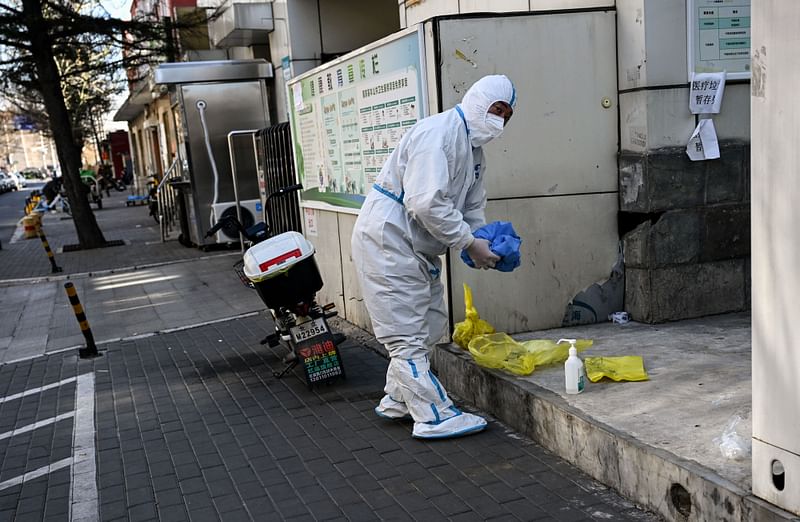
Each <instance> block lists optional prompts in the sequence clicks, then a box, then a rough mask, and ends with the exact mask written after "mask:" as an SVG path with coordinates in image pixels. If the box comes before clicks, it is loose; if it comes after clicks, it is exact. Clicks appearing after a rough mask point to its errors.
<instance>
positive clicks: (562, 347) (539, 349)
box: [522, 339, 594, 366]
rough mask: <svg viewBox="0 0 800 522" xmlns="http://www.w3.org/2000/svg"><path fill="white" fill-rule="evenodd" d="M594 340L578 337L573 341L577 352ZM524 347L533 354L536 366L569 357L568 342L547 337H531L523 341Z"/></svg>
mask: <svg viewBox="0 0 800 522" xmlns="http://www.w3.org/2000/svg"><path fill="white" fill-rule="evenodd" d="M593 343H594V341H592V340H591V339H578V340H577V341H575V348H576V349H577V350H578V353H581V352H582V351H584V350H586V349H587V348H589V347H590V346H591V345H592V344H593ZM522 345H523V346H524V347H525V349H526V350H527V351H528V352H529V353H531V354H533V362H534V364H536V366H545V365H548V364H554V363H563V362H564V361H566V360H567V357H569V343H566V342H565V343H560V344H559V343H556V342H555V341H550V340H549V339H533V340H530V341H523V343H522Z"/></svg>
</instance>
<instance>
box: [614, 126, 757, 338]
mask: <svg viewBox="0 0 800 522" xmlns="http://www.w3.org/2000/svg"><path fill="white" fill-rule="evenodd" d="M720 154H721V158H720V159H718V160H711V161H699V162H693V161H690V160H689V158H688V157H687V156H686V153H685V150H684V149H683V148H667V149H658V150H653V151H649V152H647V153H633V152H623V153H622V154H621V155H620V212H621V216H620V218H621V219H620V221H621V222H625V223H632V224H636V223H638V225H637V226H635V227H634V228H633V229H632V230H630V231H628V232H627V233H625V234H624V236H623V245H624V256H625V309H626V310H627V311H628V312H629V313H630V314H631V316H632V317H633V319H634V320H636V321H641V322H647V323H658V322H664V321H675V320H680V319H688V318H691V317H700V316H703V315H709V314H718V313H725V312H734V311H741V310H746V309H749V308H750V146H749V144H748V143H743V142H725V143H721V144H720Z"/></svg>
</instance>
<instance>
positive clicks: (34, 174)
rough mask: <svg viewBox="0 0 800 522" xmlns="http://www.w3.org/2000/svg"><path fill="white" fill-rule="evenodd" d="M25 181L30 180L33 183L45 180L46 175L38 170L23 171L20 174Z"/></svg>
mask: <svg viewBox="0 0 800 522" xmlns="http://www.w3.org/2000/svg"><path fill="white" fill-rule="evenodd" d="M20 174H22V176H23V177H24V178H25V179H30V180H34V181H38V180H43V179H47V177H48V175H47V173H45V172H42V171H41V170H39V169H25V170H23V171H22V172H20Z"/></svg>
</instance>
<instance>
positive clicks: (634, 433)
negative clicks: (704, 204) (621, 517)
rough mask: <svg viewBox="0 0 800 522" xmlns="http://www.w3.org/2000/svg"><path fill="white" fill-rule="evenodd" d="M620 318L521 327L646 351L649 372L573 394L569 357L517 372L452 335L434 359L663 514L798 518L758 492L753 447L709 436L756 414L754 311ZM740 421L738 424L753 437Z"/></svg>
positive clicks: (568, 456) (607, 347)
mask: <svg viewBox="0 0 800 522" xmlns="http://www.w3.org/2000/svg"><path fill="white" fill-rule="evenodd" d="M624 326H625V327H627V328H620V327H618V326H616V325H593V326H590V327H577V328H570V329H556V330H550V331H544V332H531V333H529V334H524V335H523V336H521V337H522V338H524V339H551V338H552V339H554V340H555V339H558V338H559V337H578V338H589V339H594V340H595V345H594V346H593V347H592V348H591V349H590V351H587V352H586V353H585V355H586V356H589V355H611V354H612V353H613V354H616V355H642V356H643V357H644V360H645V367H646V368H647V371H648V373H649V374H650V381H648V382H646V383H611V382H610V383H597V384H593V383H589V386H588V388H587V392H584V393H583V394H581V395H578V396H567V395H565V394H564V393H563V386H564V383H563V379H564V377H563V375H564V373H563V368H560V367H545V368H541V369H536V370H535V371H534V372H533V374H532V376H531V377H517V376H514V375H511V374H509V373H506V372H503V371H500V370H490V369H486V368H483V367H481V366H478V365H477V364H476V363H475V362H474V360H473V359H472V356H471V355H470V354H469V352H467V351H465V350H462V349H461V348H459V347H458V346H456V345H453V344H451V345H440V346H439V347H437V349H436V350H434V352H433V357H432V359H433V365H434V367H435V368H436V370H437V372H438V375H439V379H440V380H441V381H442V383H443V384H444V386H445V388H446V389H447V390H448V392H451V393H453V394H455V395H457V396H460V397H462V398H463V399H464V400H465V401H467V402H469V403H471V404H473V405H474V406H475V407H477V408H478V409H481V410H484V411H486V412H489V413H491V414H492V415H493V416H495V417H496V418H498V419H499V420H501V421H503V422H505V423H507V424H508V425H510V426H511V427H512V428H513V429H515V430H518V431H520V432H522V433H524V434H525V435H527V436H528V437H530V438H532V439H533V440H535V441H537V442H538V443H539V444H541V445H542V446H544V447H545V448H547V449H548V450H550V451H552V452H553V453H554V454H556V455H557V456H559V457H561V458H564V459H565V460H568V461H569V462H571V463H572V464H574V465H576V466H577V467H579V468H581V469H582V470H584V471H585V472H586V473H588V474H589V475H591V476H592V477H593V478H595V479H597V480H599V481H600V482H602V483H604V484H606V485H608V486H610V487H612V488H614V489H616V490H617V491H619V492H620V493H621V494H622V495H623V496H625V497H627V498H628V499H630V500H632V501H633V502H636V503H638V504H640V505H641V506H643V507H645V508H646V509H650V510H652V511H655V512H657V513H659V514H661V515H662V516H664V517H665V518H666V519H667V520H676V521H704V522H705V521H711V520H728V521H740V520H741V521H753V522H764V521H767V522H772V521H785V520H794V521H797V520H800V518H798V517H796V516H794V515H792V514H790V513H787V512H785V511H783V510H781V509H779V508H777V507H776V506H774V505H772V504H769V503H767V502H765V501H763V500H761V499H759V498H757V497H755V496H754V495H753V494H752V492H751V489H750V456H749V454H748V455H747V457H746V458H745V459H744V460H741V461H730V460H729V459H725V458H724V457H723V456H722V455H721V452H720V451H719V447H718V446H716V444H715V443H714V442H713V441H712V439H713V438H714V436H715V434H716V435H719V434H721V432H722V429H723V428H724V424H725V421H726V420H727V419H728V418H730V416H731V415H732V414H733V413H734V412H739V413H742V414H743V415H744V416H745V417H749V407H750V399H749V390H750V379H749V351H750V346H749V344H750V343H749V316H748V315H747V314H730V315H727V316H717V317H716V318H710V319H709V318H704V319H702V320H694V321H682V322H680V323H671V324H670V325H657V326H652V325H642V324H638V323H630V324H629V325H624ZM562 334H563V335H562ZM515 337H517V336H515ZM714 343H717V345H715V344H714ZM558 366H560V365H558ZM731 372H733V373H731ZM729 382H735V383H736V384H735V386H733V385H730V384H729V390H730V391H728V392H726V393H721V391H724V390H725V388H724V387H723V386H724V385H725V383H729ZM743 424H744V428H742V429H740V430H737V432H740V434H745V433H746V434H745V435H744V436H745V437H746V438H749V429H750V424H749V419H746V421H745V422H744V423H743Z"/></svg>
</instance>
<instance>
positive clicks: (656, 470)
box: [432, 345, 800, 522]
mask: <svg viewBox="0 0 800 522" xmlns="http://www.w3.org/2000/svg"><path fill="white" fill-rule="evenodd" d="M432 361H433V365H434V367H435V368H436V370H437V371H438V375H439V379H440V380H441V381H442V383H443V384H444V386H445V387H446V388H447V390H448V391H450V392H453V393H454V394H456V395H458V396H460V397H463V398H464V400H466V401H467V402H470V403H471V404H473V405H474V406H476V407H477V408H479V409H482V410H484V411H487V412H490V413H491V414H492V415H494V416H495V417H497V418H498V419H500V420H501V421H503V422H505V423H507V424H508V425H510V426H511V427H512V428H514V429H516V430H518V431H520V432H522V433H524V434H525V435H527V436H528V437H530V438H532V439H533V440H535V441H537V442H538V443H539V444H541V445H542V446H544V447H545V448H547V449H548V450H550V451H552V452H553V453H555V454H556V455H558V456H559V457H561V458H564V459H566V460H568V461H569V462H571V463H572V464H574V465H576V466H577V467H579V468H581V469H583V470H584V471H585V472H586V473H588V474H589V475H591V476H592V477H594V478H595V479H597V480H599V481H600V482H602V483H604V484H606V485H608V486H610V487H612V488H614V489H616V490H617V491H619V492H620V493H621V494H622V495H623V496H625V497H627V498H628V499H630V500H632V501H634V502H636V503H638V504H640V505H642V506H644V507H646V508H647V509H650V510H653V511H655V512H657V513H659V514H661V515H662V516H664V517H666V518H667V519H668V520H677V521H698V522H700V521H703V522H705V521H709V520H728V521H738V520H747V521H752V522H763V521H767V522H771V521H784V520H795V521H797V520H800V518H797V517H794V516H793V515H791V514H789V513H786V512H784V511H782V510H780V509H778V508H776V507H775V506H772V505H770V504H768V503H767V502H764V501H763V500H761V499H758V498H756V497H754V496H753V495H752V494H751V493H750V492H749V491H745V490H744V489H742V488H741V487H739V486H737V485H736V484H734V483H732V482H730V481H729V480H726V479H724V478H722V477H721V476H719V475H718V474H717V473H715V472H714V471H713V470H711V469H708V468H706V467H704V466H702V465H700V464H698V463H696V462H693V461H689V460H687V459H684V458H681V457H679V456H677V455H674V454H672V453H670V452H668V451H665V450H663V449H660V448H656V447H653V446H650V445H648V444H645V443H642V442H641V441H639V440H637V439H636V438H634V437H632V436H631V435H628V434H626V433H623V432H622V431H620V430H617V429H615V428H613V427H611V426H609V425H607V424H604V423H602V422H599V421H597V420H596V419H594V418H592V416H590V415H588V414H586V413H585V412H582V411H580V410H578V409H576V408H574V407H573V406H571V405H570V404H568V403H567V401H566V400H564V398H563V397H561V396H560V395H558V394H556V393H554V392H552V391H550V390H548V389H546V388H543V387H541V386H538V385H536V384H533V383H531V382H528V381H525V380H522V379H518V378H516V377H514V376H512V375H508V374H505V373H503V372H500V371H496V370H488V369H486V368H482V367H480V366H478V365H477V364H475V362H474V361H473V360H472V358H471V356H470V355H469V353H467V352H465V351H464V350H461V349H460V348H459V347H457V346H455V345H440V346H439V347H438V348H437V349H436V350H434V353H433V357H432ZM682 491H685V492H686V493H688V497H686V496H684V495H682V494H681V493H682Z"/></svg>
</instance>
